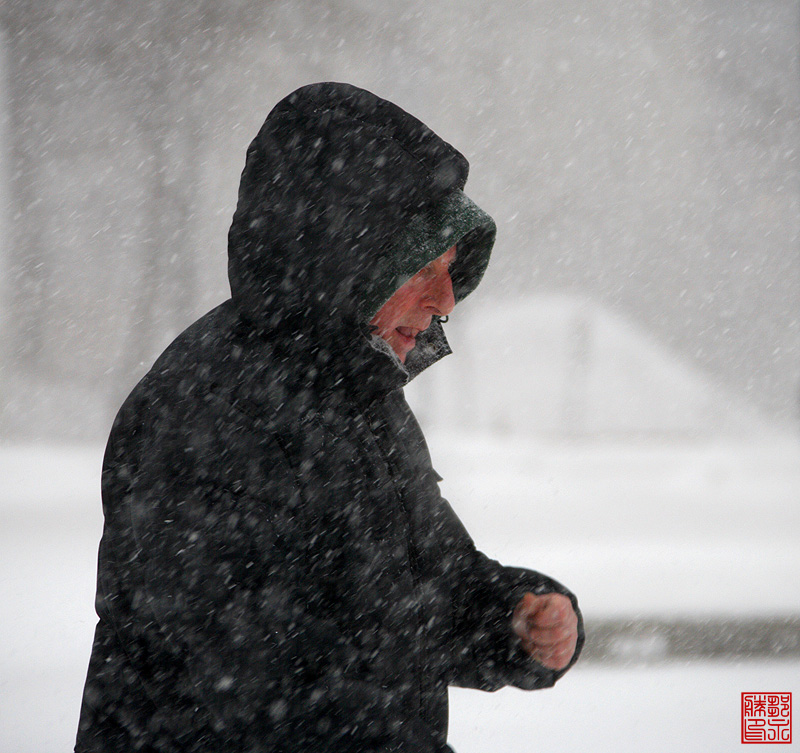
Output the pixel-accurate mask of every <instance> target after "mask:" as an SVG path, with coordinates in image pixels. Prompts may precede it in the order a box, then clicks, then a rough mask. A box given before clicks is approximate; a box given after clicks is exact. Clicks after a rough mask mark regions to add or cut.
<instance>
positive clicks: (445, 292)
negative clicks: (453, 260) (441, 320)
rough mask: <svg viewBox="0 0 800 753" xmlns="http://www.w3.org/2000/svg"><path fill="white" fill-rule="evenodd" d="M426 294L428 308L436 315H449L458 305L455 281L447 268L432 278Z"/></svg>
mask: <svg viewBox="0 0 800 753" xmlns="http://www.w3.org/2000/svg"><path fill="white" fill-rule="evenodd" d="M427 293H428V294H427V296H426V300H425V303H426V308H428V310H429V311H430V312H431V313H432V314H435V315H436V316H447V315H448V314H450V313H451V312H452V311H453V309H454V308H455V306H456V299H455V295H454V294H453V281H452V280H451V279H450V272H449V271H448V270H447V269H446V268H445V269H443V270H441V271H440V272H439V273H438V274H437V275H436V276H435V277H433V279H432V280H431V283H430V286H429V288H428V291H427Z"/></svg>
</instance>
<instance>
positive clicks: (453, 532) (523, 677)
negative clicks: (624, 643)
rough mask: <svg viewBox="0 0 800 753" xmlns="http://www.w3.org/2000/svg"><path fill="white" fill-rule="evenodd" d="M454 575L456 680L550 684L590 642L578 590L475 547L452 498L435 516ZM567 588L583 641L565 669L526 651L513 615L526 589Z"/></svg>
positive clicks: (490, 685) (493, 685)
mask: <svg viewBox="0 0 800 753" xmlns="http://www.w3.org/2000/svg"><path fill="white" fill-rule="evenodd" d="M435 518H436V519H437V523H438V535H439V537H440V546H441V548H442V552H446V553H447V554H446V557H445V559H446V562H447V565H446V566H445V567H444V568H443V570H444V571H445V572H447V573H448V574H449V577H450V589H451V594H452V623H453V630H452V632H451V634H450V636H449V640H450V641H451V644H450V646H449V651H450V653H451V655H452V656H453V675H452V678H451V684H453V685H459V686H461V687H470V688H477V689H480V690H496V689H498V688H500V687H503V686H505V685H514V686H516V687H518V688H522V689H525V690H534V689H538V688H546V687H550V686H552V685H553V684H555V682H556V681H557V680H558V679H559V678H560V677H561V676H562V675H563V674H564V673H565V672H566V671H567V670H568V669H569V668H570V667H572V666H573V664H574V663H575V662H576V661H577V659H578V656H579V655H580V653H581V650H582V648H583V643H584V638H585V634H584V626H583V617H582V615H581V611H580V609H579V607H578V602H577V599H576V598H575V595H574V594H573V593H571V592H570V591H569V590H568V589H567V588H565V587H564V586H563V585H561V584H560V583H558V582H557V581H555V580H553V579H552V578H550V577H548V576H546V575H543V574H541V573H538V572H535V571H533V570H527V569H523V568H514V567H504V566H502V565H501V564H500V563H499V562H496V561H495V560H492V559H490V558H489V557H487V556H486V555H485V554H483V552H480V551H478V550H477V549H476V548H475V544H474V543H473V541H472V538H471V537H470V536H469V534H468V533H467V531H466V529H465V528H464V526H463V524H462V523H461V521H460V520H459V519H458V517H457V515H456V514H455V512H454V511H453V509H452V508H451V507H450V505H449V504H448V502H447V501H446V500H444V499H442V498H440V507H439V509H438V510H437V513H436V515H435ZM528 591H530V592H533V593H536V594H543V593H561V594H564V595H565V596H567V597H568V598H569V599H570V601H571V602H572V607H573V609H574V610H575V613H576V614H577V616H578V642H577V645H576V648H575V653H574V654H573V656H572V659H571V660H570V663H569V664H568V665H567V667H565V668H564V669H561V670H553V669H549V668H548V667H545V666H543V665H542V664H539V663H538V662H537V661H535V660H534V659H532V658H531V657H530V656H528V654H527V653H526V652H525V651H523V649H522V647H521V644H520V641H519V639H518V638H517V636H516V635H515V634H514V633H513V630H512V628H511V619H512V615H513V612H514V609H515V607H516V605H517V604H518V603H519V601H520V599H521V598H522V596H523V595H524V594H525V593H526V592H528Z"/></svg>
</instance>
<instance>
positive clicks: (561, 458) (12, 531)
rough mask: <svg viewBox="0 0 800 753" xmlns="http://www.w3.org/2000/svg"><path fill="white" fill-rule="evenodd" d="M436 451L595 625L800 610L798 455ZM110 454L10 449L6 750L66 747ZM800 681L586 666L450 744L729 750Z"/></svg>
mask: <svg viewBox="0 0 800 753" xmlns="http://www.w3.org/2000/svg"><path fill="white" fill-rule="evenodd" d="M431 449H432V453H433V456H434V461H435V464H436V466H437V468H438V470H439V472H440V473H441V474H442V475H443V476H445V482H444V484H443V486H444V490H445V493H446V494H447V496H448V498H450V499H451V501H452V502H453V504H454V506H455V507H456V509H457V510H458V512H459V514H460V515H461V516H462V518H463V519H464V521H465V523H466V524H467V527H468V528H469V529H470V530H471V532H472V533H473V535H474V537H475V539H476V541H477V542H478V544H479V545H480V546H481V547H483V548H484V549H485V550H486V551H487V552H489V553H490V554H492V555H493V556H496V557H498V558H499V559H501V560H502V561H504V562H511V563H516V564H524V565H530V566H535V567H539V568H540V569H542V570H543V571H545V572H549V573H551V574H553V575H554V576H555V577H558V578H560V579H562V580H563V581H564V582H565V583H567V584H569V585H570V586H571V587H572V588H574V589H575V590H576V592H577V593H578V594H579V597H580V598H581V601H582V604H583V606H584V610H585V612H586V613H587V615H589V616H622V615H627V616H637V615H639V616H653V615H654V616H677V615H689V616H700V617H702V616H706V615H728V616H764V615H772V614H776V615H782V614H797V613H798V612H800V553H799V552H798V550H799V549H800V547H799V546H798V542H800V512H799V511H798V500H800V450H798V447H797V445H794V444H782V445H771V446H768V447H767V446H724V445H713V446H712V445H707V446H694V447H687V446H674V447H663V446H648V445H643V446H641V445H640V446H631V447H609V446H606V445H603V446H596V447H590V446H582V447H574V446H573V447H567V446H561V447H559V446H555V445H545V444H535V443H525V442H519V441H516V442H506V443H503V442H490V441H488V440H486V439H481V438H470V439H468V440H467V439H464V438H456V437H453V436H450V437H448V436H441V435H440V436H436V435H434V436H432V437H431ZM101 454H102V450H101V449H100V448H96V447H90V448H77V449H75V448H58V447H53V448H43V447H37V448H0V603H2V604H3V619H2V620H1V621H0V753H56V752H57V751H58V752H60V751H65V750H70V749H71V746H72V741H73V738H74V733H75V728H76V724H77V714H78V707H79V703H80V693H81V689H82V684H83V677H84V673H85V667H86V662H87V660H88V655H89V648H90V645H91V638H92V631H93V628H94V615H93V612H92V601H93V594H94V576H95V559H96V552H97V543H98V540H99V536H100V532H101V528H102V516H101V512H100V503H99V483H100V479H99V466H100V459H101ZM799 681H800V663H798V662H797V661H791V662H781V663H777V662H754V661H751V662H745V663H712V662H702V663H700V662H696V663H682V664H679V665H678V664H666V663H664V664H653V665H648V666H603V665H597V664H589V665H586V666H583V667H581V666H580V665H579V666H578V667H576V669H575V670H573V671H572V672H571V673H570V674H569V675H568V676H567V677H566V678H564V680H563V681H562V682H561V683H560V684H559V685H558V686H557V687H556V688H555V689H553V690H548V691H544V692H539V693H533V694H530V693H521V692H517V691H513V690H506V691H501V692H499V693H496V694H483V693H476V692H471V691H463V690H454V691H453V695H452V698H453V709H452V719H451V739H452V741H453V744H454V746H455V747H456V749H457V750H458V753H488V752H489V751H492V752H494V751H501V750H502V751H507V750H508V751H511V750H518V751H521V752H525V751H535V750H548V751H551V750H558V751H587V750H591V751H593V752H594V753H602V752H603V751H612V750H613V751H614V753H624V751H632V752H633V751H636V752H637V753H638V752H639V751H645V750H646V751H654V752H657V751H662V750H663V751H667V750H669V751H675V750H681V751H694V750H697V751H700V750H702V751H728V750H735V749H737V748H738V746H739V745H740V743H739V705H738V704H739V694H740V693H741V692H743V691H760V692H766V691H769V692H773V691H793V692H796V691H800V687H798V685H800V682H799ZM797 697H800V696H798V695H795V698H797ZM758 747H759V746H749V747H748V750H753V749H757V748H758Z"/></svg>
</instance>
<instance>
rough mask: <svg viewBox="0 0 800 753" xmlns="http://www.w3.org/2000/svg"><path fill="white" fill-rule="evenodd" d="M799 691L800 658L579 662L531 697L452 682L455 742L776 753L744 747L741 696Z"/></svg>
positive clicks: (584, 752)
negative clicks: (633, 664)
mask: <svg viewBox="0 0 800 753" xmlns="http://www.w3.org/2000/svg"><path fill="white" fill-rule="evenodd" d="M798 690H800V663H799V662H786V663H777V662H742V663H736V664H734V663H713V662H702V663H685V664H666V665H658V666H638V667H613V668H607V667H606V668H598V667H596V666H591V665H590V666H586V667H581V666H580V665H577V666H576V667H575V668H574V669H573V670H571V671H570V673H569V674H567V675H566V676H565V677H564V678H563V679H562V680H561V681H560V682H559V683H558V684H557V685H556V686H555V688H552V689H550V690H545V691H537V692H535V693H526V692H524V691H521V690H516V689H514V688H505V689H503V690H500V691H498V692H497V693H493V694H486V693H481V692H479V691H474V690H462V689H460V688H452V689H451V691H450V700H451V704H450V743H451V745H452V746H453V747H454V748H455V750H456V751H457V753H500V752H502V753H535V752H536V751H543V752H544V751H546V752H547V753H589V752H591V753H678V752H679V753H728V752H729V751H738V750H744V751H746V753H755V751H762V752H763V751H771V753H775V751H776V746H774V745H751V744H748V745H747V746H742V745H741V742H740V740H741V731H740V724H741V721H740V711H739V708H740V706H739V704H740V699H741V694H742V693H743V692H776V691H779V692H792V693H793V698H795V699H796V698H798V697H799V696H798V694H797V691H798ZM795 732H796V721H795ZM796 747H797V743H792V745H784V746H778V747H777V750H785V751H787V753H788V751H790V750H794V749H795V748H796Z"/></svg>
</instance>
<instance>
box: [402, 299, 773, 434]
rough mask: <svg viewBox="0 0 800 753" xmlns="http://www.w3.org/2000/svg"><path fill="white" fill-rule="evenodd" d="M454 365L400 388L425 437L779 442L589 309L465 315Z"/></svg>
mask: <svg viewBox="0 0 800 753" xmlns="http://www.w3.org/2000/svg"><path fill="white" fill-rule="evenodd" d="M461 313H462V312H460V311H458V310H457V315H456V316H454V317H453V321H452V323H451V324H449V325H448V327H447V330H448V336H449V337H450V340H451V342H452V344H453V349H454V350H455V355H454V356H451V357H450V358H447V359H445V361H443V362H442V363H441V364H437V366H436V368H435V369H431V370H430V371H429V372H428V373H424V374H422V375H421V376H420V377H419V378H418V380H417V381H415V382H413V383H412V384H411V385H409V387H408V390H407V392H408V396H409V401H410V402H411V403H412V405H413V406H414V407H415V408H416V409H417V410H418V413H419V415H420V418H421V420H422V421H423V423H425V424H426V425H427V426H429V427H437V428H443V429H461V430H470V431H487V432H490V433H493V434H497V435H503V434H509V433H511V434H516V435H528V436H567V437H606V438H608V437H631V436H655V437H660V438H664V437H670V438H698V437H706V438H707V437H719V436H726V437H730V436H737V437H751V436H752V435H753V434H754V433H757V434H764V435H768V434H775V433H779V429H778V428H777V427H771V426H770V425H769V422H768V421H767V420H766V419H764V418H763V417H762V416H761V415H760V414H759V412H758V411H757V410H756V409H755V408H754V407H752V406H750V405H748V404H747V403H746V402H745V400H744V399H742V398H741V397H739V396H738V395H734V394H732V392H730V391H728V390H726V389H725V388H724V387H722V386H720V385H719V384H717V383H715V382H714V381H713V380H712V379H711V377H710V376H709V375H707V374H706V373H704V372H703V371H702V370H701V369H699V368H698V367H696V366H695V365H693V364H691V363H689V362H687V361H686V360H685V359H681V358H680V357H678V356H677V355H676V354H675V353H673V352H672V351H671V350H670V349H669V348H668V347H666V346H664V345H663V344H661V343H660V342H658V341H657V340H656V339H655V338H654V337H653V336H652V335H651V334H650V333H648V332H647V331H646V330H645V329H644V328H642V327H641V326H639V325H637V324H636V323H634V322H633V321H631V320H628V319H625V318H623V317H621V316H619V315H617V314H615V313H613V312H611V311H609V310H608V309H605V308H603V307H601V306H600V305H598V304H597V303H594V302H592V301H589V300H586V299H583V298H580V297H577V296H568V295H546V296H545V295H542V296H535V297H528V298H524V299H515V300H509V301H506V302H500V303H498V302H496V301H492V302H491V304H487V303H482V304H480V305H479V306H475V307H471V308H470V307H468V305H466V306H465V309H464V311H463V315H461Z"/></svg>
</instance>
